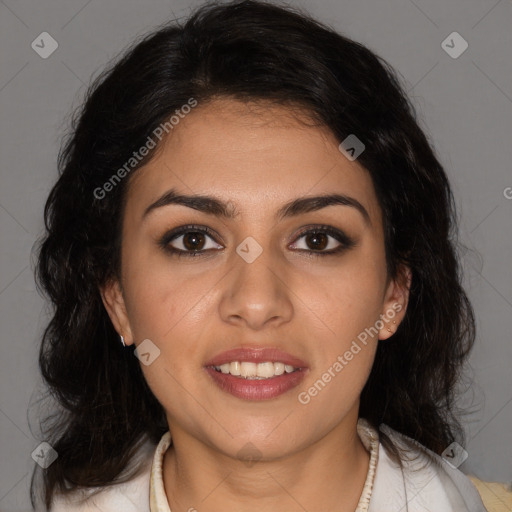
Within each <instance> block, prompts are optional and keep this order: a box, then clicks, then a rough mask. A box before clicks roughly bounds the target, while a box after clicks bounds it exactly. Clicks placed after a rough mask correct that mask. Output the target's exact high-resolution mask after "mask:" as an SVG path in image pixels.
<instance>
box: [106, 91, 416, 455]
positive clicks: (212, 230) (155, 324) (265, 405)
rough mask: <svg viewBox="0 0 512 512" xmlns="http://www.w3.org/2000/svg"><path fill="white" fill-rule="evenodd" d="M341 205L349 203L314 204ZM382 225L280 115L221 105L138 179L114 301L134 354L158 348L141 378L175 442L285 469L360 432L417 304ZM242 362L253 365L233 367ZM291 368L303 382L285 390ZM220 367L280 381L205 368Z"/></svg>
mask: <svg viewBox="0 0 512 512" xmlns="http://www.w3.org/2000/svg"><path fill="white" fill-rule="evenodd" d="M170 191H173V193H174V194H175V195H179V196H201V197H203V198H204V197H205V196H209V197H211V198H212V199H213V200H214V201H215V203H208V202H206V201H203V200H201V201H199V200H197V201H196V202H195V203H192V202H191V203H189V205H190V206H185V205H183V204H177V203H176V202H173V201H172V200H171V199H172V196H171V194H170ZM335 194H336V195H339V196H343V197H345V198H346V199H345V200H341V203H345V204H340V202H338V203H335V202H334V203H331V204H330V205H328V206H325V204H324V205H322V202H321V201H312V202H304V203H302V201H303V200H304V199H308V198H312V197H314V196H327V195H335ZM294 201H300V203H299V204H302V205H303V207H301V208H294V207H291V208H287V209H285V210H283V208H284V207H285V205H289V204H290V203H293V202H294ZM217 203H220V204H225V205H226V208H225V209H226V210H227V211H226V212H225V213H226V214H228V215H226V216H224V215H221V210H222V209H221V208H218V207H217ZM194 205H195V206H196V207H195V208H194V207H192V206H194ZM207 206H208V208H207ZM207 210H209V211H207ZM235 210H236V211H235ZM278 212H280V215H278ZM230 215H232V216H230ZM381 215H382V214H381V210H380V208H379V205H378V202H377V198H376V195H375V191H374V188H373V185H372V181H371V178H370V176H369V174H368V172H367V171H366V170H365V169H364V168H363V167H361V166H360V165H359V164H358V163H357V160H355V161H349V160H348V159H347V158H346V157H345V156H344V155H343V154H342V153H341V152H340V150H339V149H338V143H337V141H336V140H335V138H334V137H333V135H332V134H331V133H330V132H329V131H328V130H327V129H325V128H319V127H307V126H304V125H303V124H301V123H300V122H298V121H297V120H296V119H294V118H293V117H292V116H290V115H289V112H288V111H287V110H286V109H285V108H284V107H275V106H274V107H271V106H265V107H264V106H260V107H257V106H256V105H255V104H253V105H252V106H251V108H249V107H247V106H246V105H244V104H243V103H240V102H237V101H235V100H228V99H226V100H216V101H215V102H213V103H210V104H208V105H199V106H198V107H197V108H195V109H194V110H193V111H192V112H191V113H190V114H188V115H187V116H186V117H184V118H183V119H181V120H180V122H179V124H178V125H176V126H174V128H173V130H172V131H171V132H170V135H169V136H168V137H167V139H166V140H165V144H164V145H163V147H161V148H160V151H159V152H158V154H157V155H156V156H155V158H154V159H153V160H152V161H151V162H150V163H148V164H147V165H146V166H145V167H143V168H142V169H140V170H138V171H136V174H134V176H133V177H132V180H131V182H130V187H129V190H128V193H127V202H126V210H125V215H124V222H123V233H122V235H123V242H122V279H121V281H122V290H123V291H122V293H121V292H120V288H119V287H118V286H117V284H116V283H112V284H110V285H108V286H106V287H105V289H104V290H103V292H104V295H103V296H104V302H105V305H106V307H107V309H108V311H109V314H110V316H111V318H112V321H113V322H114V325H115V326H116V329H117V330H118V332H119V333H120V334H123V336H124V338H125V341H126V343H127V344H130V343H135V344H136V345H139V344H140V343H141V342H143V341H144V340H150V341H149V342H148V341H145V342H144V343H145V344H144V345H143V346H142V348H141V350H140V352H141V353H143V354H146V355H144V356H143V357H141V366H142V370H143V371H144V375H145V377H146V379H147V381H148V384H149V386H150V387H151V389H152V391H153V393H154V394H155V396H156V397H157V399H158V400H159V401H160V403H161V404H162V406H163V407H164V408H165V411H166V413H167V419H168V422H169V427H170V430H171V434H172V435H173V437H175V439H179V438H180V436H188V437H189V438H190V439H195V440H198V441H200V442H202V443H204V444H206V445H207V446H209V447H210V448H212V449H215V450H217V451H220V452H222V453H223V454H225V455H228V456H230V457H235V458H236V457H243V456H244V453H243V452H244V449H246V448H244V447H247V446H249V445H247V443H248V442H251V443H252V445H254V446H255V447H256V448H255V450H257V451H258V453H259V456H261V457H264V458H275V457H281V456H283V455H285V454H287V453H288V454H289V453H293V452H296V451H298V450H300V449H304V448H306V447H308V446H310V445H312V444H313V443H315V442H316V441H318V440H320V439H322V438H323V437H324V436H325V435H327V434H328V433H330V432H332V431H333V430H334V429H343V428H344V426H345V427H346V426H347V425H348V424H351V425H352V428H353V422H354V421H355V420H356V419H357V413H358V405H359V395H360V393H361V390H362V388H363V386H364V384H365V382H366V380H367V377H368V375H369V372H370V369H371V366H372V363H373V359H374V354H375V350H376V347H377V343H378V340H379V338H380V339H385V338H387V337H389V336H391V335H392V333H391V332H389V331H388V328H390V329H391V330H392V331H395V330H396V328H397V327H398V325H399V323H400V320H401V319H402V317H403V315H404V313H405V307H406V301H407V288H406V287H404V286H401V285H399V283H397V282H395V281H393V280H388V277H387V274H386V261H385V252H384V235H383V227H382V216H381ZM187 225H193V227H192V228H187V229H186V230H184V231H186V232H179V233H177V232H176V230H178V228H182V227H184V226H187ZM313 228H317V229H318V232H317V233H316V234H315V233H313V234H311V233H310V234H303V232H305V231H308V230H311V229H313ZM204 230H208V233H204V232H203V231H204ZM172 232H174V233H172ZM186 251H188V253H187V252H186ZM194 251H195V256H193V255H192V253H193V252H194ZM198 251H199V252H198ZM328 253H330V254H328ZM382 315H384V321H382V320H381V316H382ZM393 321H394V322H393ZM395 322H396V323H395ZM234 349H253V350H252V351H251V350H249V351H245V352H240V353H231V354H224V355H223V353H225V352H226V351H231V350H234ZM262 349H272V350H270V352H269V351H263V350H262ZM283 352H284V354H283ZM147 354H149V355H147ZM259 356H260V357H259ZM219 357H220V359H219ZM243 361H245V363H249V364H245V365H239V366H237V364H236V362H240V363H241V362H243ZM258 361H259V362H261V363H263V362H267V364H262V365H259V366H255V363H257V362H258ZM230 362H231V363H232V364H230V365H228V363H230ZM286 362H288V363H289V364H291V366H293V368H297V370H296V371H294V372H291V373H288V372H287V371H286V370H290V368H286V369H285V370H284V373H283V374H282V375H275V374H276V373H277V374H279V373H282V371H283V366H282V364H281V363H286ZM148 363H149V364H148ZM221 363H224V366H223V367H222V370H224V371H227V369H229V370H230V371H232V372H233V373H235V374H236V373H237V371H241V372H242V373H244V374H245V375H249V376H251V372H253V371H254V370H256V372H258V371H259V372H260V376H262V375H265V376H268V375H274V376H273V377H271V378H269V379H261V378H260V379H245V378H243V377H242V376H235V375H232V374H231V373H230V374H225V373H222V370H221V371H220V372H219V371H218V370H216V369H214V368H212V367H209V366H210V365H212V366H220V364H221ZM251 363H252V364H251ZM268 363H272V364H270V365H269V364H268ZM208 367H209V368H208ZM265 372H270V373H265ZM252 445H251V446H252Z"/></svg>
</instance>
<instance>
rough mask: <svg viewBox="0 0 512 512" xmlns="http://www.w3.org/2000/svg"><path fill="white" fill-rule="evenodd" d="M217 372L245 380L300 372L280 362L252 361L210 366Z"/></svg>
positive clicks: (264, 378) (270, 377)
mask: <svg viewBox="0 0 512 512" xmlns="http://www.w3.org/2000/svg"><path fill="white" fill-rule="evenodd" d="M210 368H213V369H214V370H215V371H217V372H219V373H223V374H225V375H232V376H234V377H239V378H243V379H246V380H266V379H272V378H274V377H277V376H279V375H284V374H289V373H293V372H296V371H298V370H299V368H296V367H294V366H292V365H289V364H285V363H282V362H280V361H275V362H272V361H265V362H263V363H255V362H252V361H232V362H230V363H224V364H221V365H218V366H210Z"/></svg>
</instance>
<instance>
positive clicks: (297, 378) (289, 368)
mask: <svg viewBox="0 0 512 512" xmlns="http://www.w3.org/2000/svg"><path fill="white" fill-rule="evenodd" d="M204 369H205V370H206V372H207V373H208V375H209V376H210V377H211V378H212V380H213V382H214V383H215V384H216V385H217V386H218V387H219V388H220V390H222V391H224V392H226V393H229V394H231V395H233V396H236V397H238V398H241V399H244V400H269V399H272V398H276V397H278V396H280V395H282V394H284V393H286V392H287V391H289V390H291V389H292V388H294V387H296V386H298V385H299V383H300V382H301V381H302V380H303V379H304V377H305V374H306V373H307V371H308V367H307V365H306V363H304V361H302V360H300V359H298V358H296V357H294V356H292V355H290V354H288V353H286V352H282V351H280V350H278V349H269V348H264V349H261V348H260V349H250V348H241V349H234V350H230V351H227V352H223V353H222V354H219V355H218V356H216V357H215V358H213V359H212V360H211V361H209V362H208V363H207V364H206V365H205V367H204Z"/></svg>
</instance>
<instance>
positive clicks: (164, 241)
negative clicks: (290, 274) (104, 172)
mask: <svg viewBox="0 0 512 512" xmlns="http://www.w3.org/2000/svg"><path fill="white" fill-rule="evenodd" d="M187 233H204V234H206V235H208V236H210V237H211V238H213V239H214V240H215V233H214V232H213V231H212V230H211V229H210V228H208V227H206V226H197V225H188V226H182V227H179V228H177V229H174V230H172V231H169V232H167V233H165V234H164V235H163V236H162V238H161V239H160V240H159V242H158V245H159V246H160V247H161V248H162V249H163V250H164V251H165V252H167V253H170V254H171V256H177V257H178V258H181V257H182V256H184V257H189V258H195V257H197V256H204V255H205V254H206V252H209V251H211V250H212V249H207V250H206V251H205V250H204V249H202V250H199V251H184V250H182V249H176V248H174V247H171V246H170V245H169V244H170V243H171V242H172V241H174V240H176V239H177V238H179V237H180V236H181V235H184V234H187ZM319 233H324V234H327V235H329V236H331V237H332V238H334V239H335V240H336V241H338V242H339V243H340V244H341V245H340V246H339V247H337V248H336V249H331V250H329V251H314V250H312V249H298V250H299V251H300V252H306V253H309V255H310V256H312V257H323V256H333V255H336V254H340V253H342V252H344V251H345V250H347V249H350V248H352V247H354V246H355V245H356V242H355V241H354V240H353V239H352V238H350V237H349V236H348V235H346V234H345V233H344V232H343V231H339V230H338V229H334V228H332V227H330V226H325V225H320V226H315V227H313V228H305V229H304V230H302V231H301V232H300V233H299V234H298V235H297V237H296V239H295V241H294V243H295V242H296V241H297V240H299V239H300V238H303V237H305V236H306V235H313V234H319ZM216 243H218V242H216ZM214 250H215V249H214Z"/></svg>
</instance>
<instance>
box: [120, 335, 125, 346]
mask: <svg viewBox="0 0 512 512" xmlns="http://www.w3.org/2000/svg"><path fill="white" fill-rule="evenodd" d="M119 337H120V338H121V343H122V344H123V347H126V343H125V342H124V337H123V336H122V335H120V336H119Z"/></svg>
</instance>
